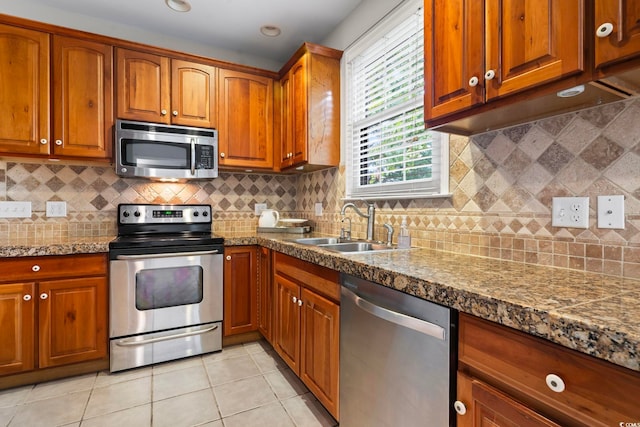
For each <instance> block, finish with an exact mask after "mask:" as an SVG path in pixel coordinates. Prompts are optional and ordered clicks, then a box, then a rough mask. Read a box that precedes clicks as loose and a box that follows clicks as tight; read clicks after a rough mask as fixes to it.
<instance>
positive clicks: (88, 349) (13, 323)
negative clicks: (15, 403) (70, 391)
mask: <svg viewBox="0 0 640 427" xmlns="http://www.w3.org/2000/svg"><path fill="white" fill-rule="evenodd" d="M106 274H107V258H106V255H105V254H91V255H68V256H44V257H25V258H15V259H3V260H1V261H0V375H6V374H16V373H21V372H27V371H32V370H34V369H36V368H50V367H58V366H63V365H69V364H74V363H80V362H86V361H91V360H97V359H104V358H106V357H107V275H106Z"/></svg>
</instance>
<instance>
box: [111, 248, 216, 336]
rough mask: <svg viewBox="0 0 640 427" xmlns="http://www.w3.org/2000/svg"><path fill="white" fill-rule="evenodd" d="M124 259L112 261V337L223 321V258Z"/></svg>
mask: <svg viewBox="0 0 640 427" xmlns="http://www.w3.org/2000/svg"><path fill="white" fill-rule="evenodd" d="M216 252H217V251H197V252H184V253H169V254H166V253H164V254H151V255H120V256H118V257H117V259H115V260H112V261H111V263H110V291H109V292H110V309H109V310H110V334H109V336H110V338H117V337H124V336H131V335H138V334H143V333H148V332H155V331H165V330H169V329H175V328H181V327H189V326H196V325H202V324H205V323H210V322H219V321H221V320H222V310H223V308H222V307H223V305H222V254H220V253H216Z"/></svg>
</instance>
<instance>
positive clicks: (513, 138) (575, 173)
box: [298, 99, 640, 278]
mask: <svg viewBox="0 0 640 427" xmlns="http://www.w3.org/2000/svg"><path fill="white" fill-rule="evenodd" d="M332 185H333V187H332V189H330V190H325V188H326V187H327V186H329V187H330V188H331V186H332ZM313 189H322V192H323V193H327V194H331V195H332V198H331V199H330V200H327V201H326V204H325V206H324V208H325V215H324V216H323V217H320V218H313V219H314V220H316V223H317V230H318V231H321V232H324V233H327V234H337V233H339V231H340V226H341V224H340V219H341V217H340V215H339V210H340V206H341V205H342V202H341V198H343V197H344V169H342V168H340V169H332V170H330V171H322V173H320V172H315V173H313V174H308V175H305V176H303V177H301V179H300V182H299V183H298V193H299V194H300V195H301V197H300V198H299V200H298V209H299V210H301V211H305V212H307V214H308V215H309V217H310V218H312V217H311V216H310V215H312V213H313V204H314V203H315V201H317V200H318V199H319V198H316V194H315V193H314V192H313V191H309V190H313ZM450 190H451V192H452V194H453V196H452V197H451V198H441V199H420V200H395V201H383V202H376V207H377V211H376V237H377V238H378V239H380V240H383V239H385V238H386V234H385V231H384V229H383V228H382V224H383V223H385V222H388V223H390V224H391V225H393V226H394V227H396V231H397V230H398V227H399V224H400V222H401V220H402V217H403V216H404V215H406V216H407V219H408V224H409V228H410V229H411V231H412V236H413V244H414V245H417V246H421V247H430V248H436V249H441V250H447V251H452V252H456V253H464V254H473V255H482V256H489V257H493V258H499V259H506V260H514V261H522V262H526V263H533V264H541V265H549V266H556V267H563V268H571V269H577V270H584V271H593V272H603V273H606V274H611V275H616V276H625V277H635V278H640V258H637V257H636V256H635V254H636V253H637V252H638V251H639V249H638V248H637V247H638V246H639V245H640V232H639V230H640V100H637V99H635V100H627V101H623V102H618V103H615V104H608V105H605V106H602V107H598V108H593V109H589V110H584V111H581V112H576V113H571V114H566V115H561V116H556V117H552V118H548V119H544V120H540V121H537V122H532V123H527V124H524V125H519V126H515V127H511V128H507V129H502V130H499V131H492V132H487V133H485V134H481V135H476V136H473V137H471V138H466V137H460V136H452V137H451V141H450ZM607 194H622V195H624V196H625V197H626V200H625V213H626V224H625V229H624V230H606V229H598V228H596V224H597V217H596V213H597V211H596V208H597V196H598V195H607ZM554 196H589V198H590V227H589V228H588V229H586V230H585V229H571V228H556V227H552V226H551V200H552V197H554ZM350 217H351V218H352V220H353V235H354V236H355V237H359V238H363V237H364V236H365V231H366V224H365V221H364V220H363V219H362V218H360V217H358V216H356V215H350Z"/></svg>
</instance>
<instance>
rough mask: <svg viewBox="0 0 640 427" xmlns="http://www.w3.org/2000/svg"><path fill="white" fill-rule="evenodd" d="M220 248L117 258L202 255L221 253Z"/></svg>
mask: <svg viewBox="0 0 640 427" xmlns="http://www.w3.org/2000/svg"><path fill="white" fill-rule="evenodd" d="M219 253H220V251H219V250H217V249H216V250H213V251H197V252H170V253H166V254H146V255H116V259H123V260H128V259H129V260H132V259H133V260H135V259H151V258H168V257H179V256H201V255H214V254H219Z"/></svg>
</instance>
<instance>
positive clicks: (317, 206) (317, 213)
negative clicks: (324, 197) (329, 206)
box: [315, 202, 322, 216]
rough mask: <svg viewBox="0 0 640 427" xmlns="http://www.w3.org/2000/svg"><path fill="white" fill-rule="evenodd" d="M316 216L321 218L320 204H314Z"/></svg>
mask: <svg viewBox="0 0 640 427" xmlns="http://www.w3.org/2000/svg"><path fill="white" fill-rule="evenodd" d="M315 208H316V216H322V203H321V202H318V203H316V206H315Z"/></svg>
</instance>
